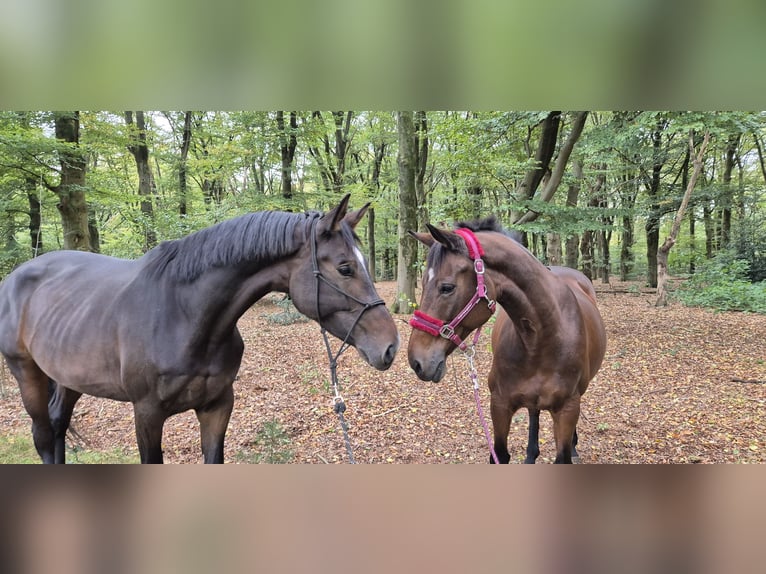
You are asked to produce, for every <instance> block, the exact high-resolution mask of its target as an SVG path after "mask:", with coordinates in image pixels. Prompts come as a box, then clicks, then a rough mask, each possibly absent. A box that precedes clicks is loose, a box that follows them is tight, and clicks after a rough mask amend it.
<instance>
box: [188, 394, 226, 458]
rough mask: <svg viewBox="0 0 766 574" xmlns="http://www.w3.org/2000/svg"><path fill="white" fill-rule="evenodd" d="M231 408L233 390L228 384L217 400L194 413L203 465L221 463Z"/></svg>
mask: <svg viewBox="0 0 766 574" xmlns="http://www.w3.org/2000/svg"><path fill="white" fill-rule="evenodd" d="M233 407H234V389H233V388H232V386H231V384H229V385H227V386H226V388H225V389H224V391H223V392H222V393H221V394H220V395H219V396H218V398H217V399H215V400H214V401H213V402H211V403H208V404H206V405H205V406H203V407H200V408H198V409H196V411H195V412H196V413H197V419H198V420H199V430H200V438H201V439H202V456H203V457H204V459H205V464H210V463H215V464H221V463H223V445H224V438H225V437H226V429H227V428H228V426H229V418H230V417H231V411H232V408H233Z"/></svg>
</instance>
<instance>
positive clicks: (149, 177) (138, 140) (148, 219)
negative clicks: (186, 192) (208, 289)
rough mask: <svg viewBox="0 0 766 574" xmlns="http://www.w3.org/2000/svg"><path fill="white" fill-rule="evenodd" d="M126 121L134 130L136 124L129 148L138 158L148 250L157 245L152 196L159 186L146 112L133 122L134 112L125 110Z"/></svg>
mask: <svg viewBox="0 0 766 574" xmlns="http://www.w3.org/2000/svg"><path fill="white" fill-rule="evenodd" d="M125 123H126V124H127V125H128V127H129V128H130V129H131V130H133V129H134V125H135V130H136V132H135V134H131V138H130V142H131V143H130V144H128V150H129V151H130V153H131V154H133V157H134V158H135V160H136V170H137V171H138V195H139V197H140V198H141V215H142V221H141V228H142V229H143V235H144V245H143V249H144V251H148V250H149V249H151V248H152V247H154V246H155V245H157V232H156V231H155V229H154V225H155V223H154V207H153V205H152V198H154V197H155V196H156V195H157V186H156V185H155V183H154V174H152V166H151V164H150V163H149V145H148V143H147V137H146V133H147V131H146V120H145V118H144V112H140V111H138V112H136V118H135V124H134V123H133V112H125Z"/></svg>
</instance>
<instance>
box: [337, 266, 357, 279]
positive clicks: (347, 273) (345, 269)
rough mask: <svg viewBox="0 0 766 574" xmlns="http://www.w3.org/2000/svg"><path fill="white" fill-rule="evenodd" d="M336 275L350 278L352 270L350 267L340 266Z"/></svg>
mask: <svg viewBox="0 0 766 574" xmlns="http://www.w3.org/2000/svg"><path fill="white" fill-rule="evenodd" d="M338 273H340V274H341V275H343V276H344V277H351V276H352V275H353V274H354V270H353V269H352V268H351V265H341V266H340V267H338Z"/></svg>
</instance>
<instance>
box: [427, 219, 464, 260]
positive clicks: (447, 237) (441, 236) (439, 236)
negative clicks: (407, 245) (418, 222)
mask: <svg viewBox="0 0 766 574" xmlns="http://www.w3.org/2000/svg"><path fill="white" fill-rule="evenodd" d="M426 227H428V231H430V232H431V235H432V236H433V238H434V239H435V240H436V241H438V242H439V243H441V244H442V245H444V247H446V248H447V249H449V250H450V251H456V252H460V253H462V252H463V251H465V241H463V239H462V238H461V237H460V236H459V235H458V234H457V233H453V232H452V231H447V230H446V229H439V228H438V227H434V226H433V225H431V224H430V223H426Z"/></svg>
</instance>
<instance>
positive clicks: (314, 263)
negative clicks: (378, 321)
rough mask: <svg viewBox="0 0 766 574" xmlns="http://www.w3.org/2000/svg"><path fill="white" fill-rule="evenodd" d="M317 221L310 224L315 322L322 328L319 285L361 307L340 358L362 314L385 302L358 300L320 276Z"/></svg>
mask: <svg viewBox="0 0 766 574" xmlns="http://www.w3.org/2000/svg"><path fill="white" fill-rule="evenodd" d="M317 219H318V218H315V219H314V220H313V221H312V222H311V265H312V268H313V272H314V279H315V283H316V313H317V322H319V325H320V326H322V315H321V313H320V310H319V285H320V283H325V284H326V285H328V286H329V287H331V288H333V289H334V290H335V291H337V292H338V293H340V294H341V295H343V296H344V297H347V298H348V299H351V300H352V301H354V302H356V303H359V304H360V305H361V306H362V309H361V311H359V315H357V317H356V319H355V320H354V323H353V324H352V325H351V328H350V329H349V330H348V333H346V336H345V338H344V339H343V344H342V345H341V350H340V351H338V355H337V356H340V354H341V353H342V352H343V351H345V350H346V348H347V347H348V344H347V343H348V339H349V337H351V332H352V331H353V330H354V328H355V327H356V325H357V323H359V321H360V320H361V318H362V315H363V314H364V312H365V311H367V310H368V309H372V308H373V307H377V306H378V305H385V304H386V302H385V301H383V299H375V300H374V301H370V302H369V303H368V302H366V301H362V300H361V299H358V298H356V297H354V296H353V295H351V294H350V293H347V292H346V291H344V290H343V289H341V288H340V287H338V286H337V285H335V284H334V283H332V282H331V281H330V280H329V279H327V277H325V276H324V275H322V271H321V270H320V269H319V259H318V258H317V230H316V227H317ZM322 330H323V331H325V328H324V326H322Z"/></svg>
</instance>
